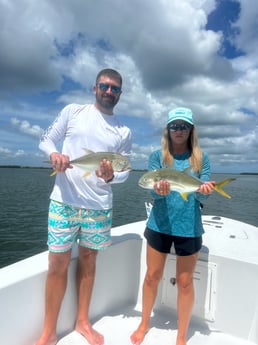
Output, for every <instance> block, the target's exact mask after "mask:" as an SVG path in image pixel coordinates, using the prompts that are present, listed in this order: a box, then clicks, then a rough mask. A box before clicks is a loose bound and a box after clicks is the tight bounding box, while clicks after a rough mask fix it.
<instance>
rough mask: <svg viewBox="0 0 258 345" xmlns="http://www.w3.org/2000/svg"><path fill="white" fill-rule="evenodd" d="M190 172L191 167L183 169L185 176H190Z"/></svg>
mask: <svg viewBox="0 0 258 345" xmlns="http://www.w3.org/2000/svg"><path fill="white" fill-rule="evenodd" d="M191 170H192V168H191V167H188V168H185V169H184V170H183V173H185V174H187V175H191Z"/></svg>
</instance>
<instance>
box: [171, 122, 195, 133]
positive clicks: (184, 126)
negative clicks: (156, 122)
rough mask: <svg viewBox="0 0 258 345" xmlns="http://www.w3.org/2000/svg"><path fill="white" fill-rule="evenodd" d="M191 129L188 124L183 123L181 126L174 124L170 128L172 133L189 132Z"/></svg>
mask: <svg viewBox="0 0 258 345" xmlns="http://www.w3.org/2000/svg"><path fill="white" fill-rule="evenodd" d="M190 128H191V126H190V125H187V124H186V123H181V124H179V123H173V124H172V125H170V126H169V127H168V129H169V130H170V132H177V131H182V132H187V131H189V130H190Z"/></svg>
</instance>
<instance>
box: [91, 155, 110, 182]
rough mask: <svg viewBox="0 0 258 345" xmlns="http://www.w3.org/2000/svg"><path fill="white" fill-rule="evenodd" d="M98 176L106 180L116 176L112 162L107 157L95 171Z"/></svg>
mask: <svg viewBox="0 0 258 345" xmlns="http://www.w3.org/2000/svg"><path fill="white" fill-rule="evenodd" d="M95 173H96V175H97V176H98V177H101V178H103V180H105V181H106V182H108V181H111V180H112V179H113V177H114V170H113V167H112V164H111V162H110V161H108V160H107V159H103V160H102V161H101V162H100V164H99V169H98V170H96V171H95Z"/></svg>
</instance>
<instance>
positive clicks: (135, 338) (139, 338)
mask: <svg viewBox="0 0 258 345" xmlns="http://www.w3.org/2000/svg"><path fill="white" fill-rule="evenodd" d="M148 331H149V327H145V326H142V325H140V326H139V327H138V328H137V330H136V331H134V332H133V334H132V335H131V337H130V339H131V343H132V344H133V345H140V344H141V343H142V342H143V340H144V337H145V335H146V334H147V333H148Z"/></svg>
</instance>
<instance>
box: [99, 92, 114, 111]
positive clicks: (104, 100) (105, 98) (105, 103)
mask: <svg viewBox="0 0 258 345" xmlns="http://www.w3.org/2000/svg"><path fill="white" fill-rule="evenodd" d="M96 101H97V103H98V104H99V105H100V106H101V107H102V108H104V109H108V110H110V109H113V108H114V107H115V105H116V104H117V102H118V101H119V97H114V96H112V95H105V94H104V95H99V94H96Z"/></svg>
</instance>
